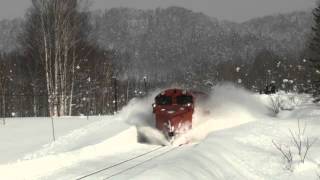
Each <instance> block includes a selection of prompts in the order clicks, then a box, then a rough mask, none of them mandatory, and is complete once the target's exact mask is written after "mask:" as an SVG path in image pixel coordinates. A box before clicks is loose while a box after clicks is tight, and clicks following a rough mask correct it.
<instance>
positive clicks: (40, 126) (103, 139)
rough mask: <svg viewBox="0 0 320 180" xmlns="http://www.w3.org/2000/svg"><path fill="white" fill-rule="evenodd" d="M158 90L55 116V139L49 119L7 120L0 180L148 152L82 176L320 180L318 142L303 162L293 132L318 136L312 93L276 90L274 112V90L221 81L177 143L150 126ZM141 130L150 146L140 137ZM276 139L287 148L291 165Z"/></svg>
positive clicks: (98, 165)
mask: <svg viewBox="0 0 320 180" xmlns="http://www.w3.org/2000/svg"><path fill="white" fill-rule="evenodd" d="M153 96H154V94H152V95H150V97H148V98H145V99H136V100H133V101H131V102H130V104H129V105H128V106H126V107H125V108H124V109H123V110H122V111H121V112H119V113H118V114H117V115H115V116H103V117H94V118H92V117H91V118H90V119H89V120H87V119H86V118H81V117H72V118H64V119H63V118H62V119H56V120H55V129H56V135H57V139H56V141H55V142H52V133H51V120H50V119H46V118H38V119H34V118H29V119H21V118H20V119H8V121H7V124H6V125H5V126H3V125H1V126H0V140H1V142H0V143H1V144H0V150H1V155H0V163H1V164H0V172H1V173H0V179H5V180H11V179H66V180H70V179H77V178H81V177H83V176H85V175H87V174H90V173H93V172H95V171H98V170H101V169H104V168H106V167H108V166H111V165H114V164H117V163H119V162H122V161H125V160H127V159H130V158H134V157H137V156H139V155H141V154H143V153H147V152H150V154H146V155H145V156H141V157H139V158H137V159H133V160H132V161H129V162H127V163H124V164H121V166H118V167H114V168H110V169H107V170H105V171H101V172H99V173H96V174H94V175H93V176H88V177H87V178H84V179H106V178H109V177H110V176H111V175H114V174H117V175H116V176H113V177H110V179H116V180H118V179H120V180H121V179H124V180H126V179H134V180H138V179H139V180H140V179H159V180H164V179H165V180H167V179H190V180H194V179H209V180H212V179H237V180H238V179H279V180H280V179H281V180H283V179H320V178H319V175H318V174H320V167H319V164H320V141H316V142H315V143H314V144H313V146H312V147H311V148H310V151H309V153H308V155H307V157H306V160H305V162H304V163H300V161H299V158H300V157H299V156H298V155H297V154H298V153H297V151H296V149H295V146H294V145H293V142H292V138H291V137H290V136H291V135H290V131H289V130H291V131H292V132H293V133H296V132H298V129H297V128H298V120H299V122H300V125H301V127H304V125H305V124H306V129H305V134H304V136H301V139H302V140H303V141H306V140H307V139H308V140H309V142H313V140H314V139H316V138H319V137H320V120H319V118H320V110H319V107H318V106H316V105H314V104H312V102H311V98H310V97H309V96H308V95H296V94H285V93H283V92H280V93H278V94H277V95H272V98H273V99H274V101H273V102H275V101H277V102H279V103H280V105H281V107H280V108H281V109H282V110H281V111H280V113H279V114H277V115H274V114H273V113H272V111H271V109H272V107H274V106H271V105H270V104H271V101H270V96H267V95H258V94H251V93H249V92H246V91H245V90H243V89H239V88H235V87H233V86H231V85H223V86H217V87H216V88H215V90H214V91H213V92H212V94H211V95H210V98H209V99H207V100H206V102H198V104H197V109H196V113H195V115H194V119H195V121H194V124H195V125H194V127H193V130H192V131H190V132H188V133H187V134H185V135H184V136H183V137H181V138H179V139H177V140H176V141H175V143H174V144H173V145H168V142H166V140H165V139H164V138H163V136H162V135H161V134H160V133H159V132H157V131H156V130H154V129H153V128H152V127H153V126H154V122H153V117H152V113H151V104H152V97H153ZM208 110H209V111H210V113H209V114H208V113H204V112H207V111H208ZM302 129H303V128H302ZM141 135H143V136H145V138H147V139H148V140H149V144H147V143H139V138H138V137H140V136H141ZM186 141H188V142H190V143H189V144H186V145H182V146H178V145H179V144H181V143H184V142H186ZM273 142H275V143H276V144H277V145H279V146H280V145H282V146H281V147H282V148H283V150H284V152H289V151H288V148H290V150H291V152H292V163H288V162H286V161H285V159H284V158H283V156H282V155H281V153H280V151H278V150H277V149H276V148H275V146H274V145H273ZM162 145H166V146H162ZM156 149H157V150H156ZM144 161H146V162H144ZM142 162H144V163H142ZM290 165H291V166H290ZM126 169H128V170H127V171H125V172H124V173H121V174H118V172H120V171H122V170H126Z"/></svg>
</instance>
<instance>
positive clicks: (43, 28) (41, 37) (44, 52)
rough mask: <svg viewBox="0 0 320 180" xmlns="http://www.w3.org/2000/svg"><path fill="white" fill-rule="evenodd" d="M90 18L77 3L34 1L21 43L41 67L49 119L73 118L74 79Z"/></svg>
mask: <svg viewBox="0 0 320 180" xmlns="http://www.w3.org/2000/svg"><path fill="white" fill-rule="evenodd" d="M87 21H88V18H87V17H86V15H85V13H84V12H81V11H80V2H79V1H78V0H32V7H31V8H30V9H29V11H28V13H27V20H26V24H25V31H24V34H23V35H22V42H23V43H22V44H23V47H24V48H25V52H26V53H28V54H29V56H30V57H32V58H33V59H34V60H35V61H38V62H39V64H40V65H41V68H42V75H43V76H45V78H44V79H45V84H46V91H47V95H48V112H49V115H50V116H65V115H71V112H72V107H71V105H72V96H73V88H74V86H73V80H74V73H75V66H76V63H77V61H78V59H79V57H78V56H77V55H78V53H79V51H80V50H81V51H85V50H84V49H82V47H81V45H82V44H83V43H84V42H85V41H86V36H85V33H84V32H85V31H86V30H87V29H86V27H85V26H86V25H87V24H88V22H87Z"/></svg>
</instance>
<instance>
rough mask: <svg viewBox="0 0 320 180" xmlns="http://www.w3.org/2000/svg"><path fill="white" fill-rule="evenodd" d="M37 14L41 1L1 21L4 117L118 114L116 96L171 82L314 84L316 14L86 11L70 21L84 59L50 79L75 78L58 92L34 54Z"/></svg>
mask: <svg viewBox="0 0 320 180" xmlns="http://www.w3.org/2000/svg"><path fill="white" fill-rule="evenodd" d="M75 6H79V5H75ZM38 8H39V7H38ZM67 8H68V7H67ZM69 8H72V7H69ZM74 8H75V7H74ZM76 8H79V7H76ZM82 8H83V7H82ZM36 11H37V7H36V6H35V7H34V8H33V9H31V10H29V11H28V12H27V14H26V16H25V18H17V19H13V20H2V21H1V22H0V51H1V68H0V69H1V72H0V73H1V74H2V76H1V92H2V93H1V95H2V97H1V101H2V103H1V112H2V113H1V114H2V116H12V115H13V114H14V115H17V116H46V115H50V114H51V115H79V114H86V115H88V114H90V115H94V114H95V115H97V114H109V113H112V112H113V111H114V110H115V105H114V104H115V102H114V101H115V96H118V97H117V104H118V105H117V106H119V107H121V106H123V105H124V104H126V103H127V102H128V101H129V100H130V99H132V98H133V97H136V96H141V95H143V94H145V93H146V91H148V90H151V89H154V88H157V87H164V86H168V85H172V84H176V85H178V86H180V87H186V88H198V89H210V87H212V86H214V85H215V84H217V83H219V82H222V81H231V82H234V83H237V84H239V85H240V86H244V87H246V88H248V89H250V90H252V91H259V90H261V89H263V88H264V87H265V86H266V85H267V84H269V83H271V82H276V84H277V87H278V88H280V89H284V90H286V91H289V90H290V91H298V92H305V91H308V90H309V88H310V84H309V83H306V82H308V81H309V82H310V81H311V74H310V72H311V71H310V70H309V69H308V68H309V62H308V61H306V59H305V58H307V57H306V54H307V53H306V51H307V46H306V42H307V41H308V39H309V38H310V34H311V26H312V14H311V12H293V13H289V14H279V15H273V16H267V17H262V18H255V19H252V20H249V21H246V22H244V23H234V22H228V21H219V20H218V19H216V18H213V17H209V16H207V15H205V14H202V13H195V12H192V11H191V10H187V9H184V8H181V7H169V8H157V9H154V10H138V9H132V8H112V9H106V10H105V11H94V12H90V11H88V9H87V8H83V9H81V12H79V15H78V16H81V19H73V20H72V21H79V23H78V26H77V27H71V28H76V30H72V31H70V32H69V34H70V33H71V34H72V33H73V34H74V36H75V38H76V39H74V40H69V41H70V42H69V45H70V46H73V47H72V48H73V49H74V50H73V51H74V53H75V54H74V55H71V54H72V53H71V51H72V50H68V52H67V53H68V56H70V58H75V61H74V62H71V63H70V64H68V66H67V70H68V72H67V71H65V72H62V71H61V72H60V71H59V72H58V71H57V72H56V77H52V78H51V80H52V82H54V81H55V78H56V79H59V78H60V77H61V76H65V77H64V78H66V77H67V79H65V80H61V83H62V82H64V83H62V84H61V83H60V85H61V86H62V87H60V90H59V88H57V89H55V88H54V87H52V88H49V87H47V85H48V84H47V81H46V79H47V80H48V77H47V78H46V76H45V74H44V72H43V63H41V62H40V59H39V60H36V58H35V57H34V56H36V55H35V54H34V53H36V52H35V51H34V50H32V48H33V49H36V48H37V47H36V45H37V44H36V43H37V42H36V41H35V42H31V41H30V39H32V36H38V35H39V34H38V33H37V31H38V29H32V28H34V27H36V28H38V26H39V25H40V24H39V25H37V23H40V22H37V19H36V18H35V17H33V16H36V15H32V13H33V14H36V13H37V12H36ZM38 11H43V9H38ZM44 13H45V12H44ZM59 13H62V14H63V12H59ZM73 16H77V15H73ZM70 18H74V17H70ZM77 18H79V17H77ZM48 21H49V19H48ZM31 22H32V23H34V27H32V25H31V24H30V23H31ZM80 22H81V23H80ZM70 23H71V20H70ZM47 28H50V27H47ZM67 28H68V27H67ZM73 31H74V32H73ZM76 31H77V32H76ZM39 33H40V32H39ZM75 33H78V35H76V34H75ZM81 33H82V34H81ZM77 36H78V39H77ZM79 37H81V38H79ZM40 39H41V37H39V40H40ZM28 40H29V42H26V41H28ZM72 41H74V42H75V45H73V43H72ZM79 41H82V42H79ZM38 45H40V46H42V45H41V44H38ZM75 46H77V47H75ZM30 47H31V48H30ZM28 48H29V49H28ZM67 61H68V60H66V62H67ZM68 63H69V61H68ZM54 69H55V68H53V70H54ZM58 74H61V76H60V75H59V76H58ZM60 79H61V78H60ZM57 83H59V82H58V81H57ZM115 85H116V86H117V87H115ZM63 87H64V88H63ZM48 88H49V90H48ZM115 91H116V92H115ZM115 94H116V95H115ZM58 97H60V99H59V100H58ZM101 97H102V98H101ZM48 100H49V102H48ZM50 101H51V103H50ZM58 102H59V103H58ZM50 104H51V105H50ZM53 104H59V107H55V108H56V109H57V108H61V110H60V111H61V112H58V111H56V112H53V111H54V110H53V109H54V105H53ZM50 106H51V107H50ZM50 109H51V110H50ZM50 111H51V112H50Z"/></svg>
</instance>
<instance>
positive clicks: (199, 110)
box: [187, 84, 268, 140]
mask: <svg viewBox="0 0 320 180" xmlns="http://www.w3.org/2000/svg"><path fill="white" fill-rule="evenodd" d="M267 114H268V109H267V107H266V106H265V105H264V104H263V103H262V102H261V100H260V99H259V98H258V96H257V95H255V94H253V93H251V92H249V91H246V90H245V89H243V88H240V87H236V86H234V85H232V84H220V85H217V86H215V87H214V89H213V90H212V92H211V93H210V94H209V98H208V99H206V100H202V101H200V102H197V105H196V111H195V113H194V117H193V129H192V131H191V132H190V133H188V134H187V135H188V136H189V138H190V139H192V140H200V139H203V138H205V137H206V136H207V135H208V134H209V133H211V132H213V131H218V130H222V129H226V128H231V127H235V126H238V125H241V124H244V123H247V122H250V121H254V120H257V119H260V118H262V117H263V116H266V115H267Z"/></svg>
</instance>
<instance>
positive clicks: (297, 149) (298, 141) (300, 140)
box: [272, 120, 318, 170]
mask: <svg viewBox="0 0 320 180" xmlns="http://www.w3.org/2000/svg"><path fill="white" fill-rule="evenodd" d="M306 128H307V123H306V122H305V123H304V124H303V125H301V122H300V120H298V128H297V130H296V131H292V130H291V129H289V132H290V140H291V142H292V143H291V144H282V143H277V142H275V141H274V140H273V141H272V143H273V145H274V146H275V148H276V149H277V150H278V151H279V152H280V153H281V155H282V157H283V158H284V159H285V160H286V168H287V169H289V170H292V167H293V165H294V163H298V164H299V163H305V160H306V158H307V156H308V153H309V151H310V148H311V147H312V146H313V145H314V144H315V142H316V141H317V140H318V139H317V138H310V137H308V136H306Z"/></svg>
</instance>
